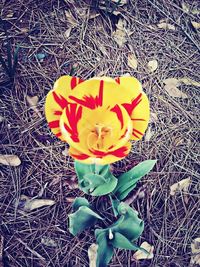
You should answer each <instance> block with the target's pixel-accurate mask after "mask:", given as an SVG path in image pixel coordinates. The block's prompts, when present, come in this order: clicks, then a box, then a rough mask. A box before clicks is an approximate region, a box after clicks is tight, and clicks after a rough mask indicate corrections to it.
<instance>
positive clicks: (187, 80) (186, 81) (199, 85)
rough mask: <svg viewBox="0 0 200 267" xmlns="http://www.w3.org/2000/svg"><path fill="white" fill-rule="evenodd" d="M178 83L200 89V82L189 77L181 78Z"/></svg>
mask: <svg viewBox="0 0 200 267" xmlns="http://www.w3.org/2000/svg"><path fill="white" fill-rule="evenodd" d="M178 81H179V82H181V83H184V84H185V85H193V86H197V87H200V83H199V82H196V81H194V80H192V79H190V78H188V77H183V78H179V79H178Z"/></svg>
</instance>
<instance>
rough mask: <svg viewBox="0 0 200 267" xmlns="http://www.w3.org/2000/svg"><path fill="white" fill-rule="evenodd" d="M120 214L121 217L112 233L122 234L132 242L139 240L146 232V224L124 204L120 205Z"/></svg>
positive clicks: (114, 225) (113, 227)
mask: <svg viewBox="0 0 200 267" xmlns="http://www.w3.org/2000/svg"><path fill="white" fill-rule="evenodd" d="M118 212H119V214H120V215H121V217H120V218H119V219H118V220H117V221H116V222H115V223H114V224H113V225H112V227H111V229H112V231H113V232H119V233H121V234H122V235H124V236H125V237H126V238H128V239H129V240H130V241H133V240H135V239H137V238H138V237H139V236H140V235H141V233H142V232H143V230H144V222H143V221H142V220H141V219H140V218H139V217H138V213H137V212H136V211H135V210H133V209H132V208H131V207H130V206H129V205H128V204H126V203H123V202H121V203H120V204H119V206H118Z"/></svg>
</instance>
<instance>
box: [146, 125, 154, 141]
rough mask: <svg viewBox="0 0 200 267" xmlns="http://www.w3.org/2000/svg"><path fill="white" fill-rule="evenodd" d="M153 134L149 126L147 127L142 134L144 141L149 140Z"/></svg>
mask: <svg viewBox="0 0 200 267" xmlns="http://www.w3.org/2000/svg"><path fill="white" fill-rule="evenodd" d="M153 135H154V132H153V131H152V130H151V127H148V129H147V131H146V134H145V136H144V141H146V142H149V141H150V139H151V137H152V136H153Z"/></svg>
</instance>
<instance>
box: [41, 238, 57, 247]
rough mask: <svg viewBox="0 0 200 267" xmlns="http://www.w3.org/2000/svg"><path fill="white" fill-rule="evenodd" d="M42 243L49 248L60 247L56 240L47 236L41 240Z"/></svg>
mask: <svg viewBox="0 0 200 267" xmlns="http://www.w3.org/2000/svg"><path fill="white" fill-rule="evenodd" d="M41 243H42V244H43V245H45V246H47V247H52V248H56V247H57V246H58V244H57V243H56V241H55V240H53V239H51V238H49V237H46V236H44V237H42V238H41Z"/></svg>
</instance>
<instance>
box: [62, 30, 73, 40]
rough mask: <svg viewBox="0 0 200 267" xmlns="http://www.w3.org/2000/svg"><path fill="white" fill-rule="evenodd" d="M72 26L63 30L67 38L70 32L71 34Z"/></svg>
mask: <svg viewBox="0 0 200 267" xmlns="http://www.w3.org/2000/svg"><path fill="white" fill-rule="evenodd" d="M71 31H72V28H68V29H67V30H66V31H65V32H64V37H65V38H66V39H67V38H69V36H70V34H71Z"/></svg>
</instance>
